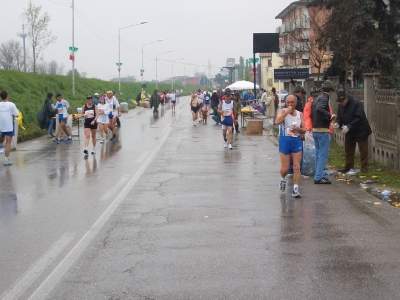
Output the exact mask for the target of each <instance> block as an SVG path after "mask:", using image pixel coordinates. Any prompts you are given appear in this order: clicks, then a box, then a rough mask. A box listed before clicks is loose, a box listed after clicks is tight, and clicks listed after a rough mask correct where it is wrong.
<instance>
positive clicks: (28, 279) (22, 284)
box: [1, 232, 75, 300]
mask: <svg viewBox="0 0 400 300" xmlns="http://www.w3.org/2000/svg"><path fill="white" fill-rule="evenodd" d="M74 236H75V235H74V234H73V233H68V232H67V233H65V234H64V235H63V236H62V237H61V238H60V239H59V240H58V241H57V242H55V243H54V244H53V245H52V247H51V248H50V250H49V251H47V253H46V254H45V255H44V256H43V257H42V258H40V259H39V260H38V261H37V262H36V263H35V264H33V265H32V267H31V268H30V269H29V270H28V271H26V272H25V274H24V275H22V276H21V277H22V278H21V279H19V280H18V281H17V282H18V283H17V284H16V285H15V286H14V287H13V288H12V289H11V290H10V291H9V292H8V293H7V294H5V295H3V297H1V299H3V300H12V299H18V298H19V297H21V296H22V295H23V294H24V293H25V292H26V290H27V289H28V288H29V287H30V286H31V284H32V283H33V282H34V281H35V280H36V279H37V278H38V277H39V276H40V275H41V274H42V272H43V271H44V270H45V269H46V268H47V267H48V266H49V265H50V264H51V263H53V262H54V260H55V259H57V257H58V256H59V255H60V254H61V252H62V251H63V250H64V249H65V248H66V247H67V246H68V244H69V243H70V242H71V241H72V240H73V239H74Z"/></svg>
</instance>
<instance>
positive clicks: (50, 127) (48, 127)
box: [47, 118, 54, 134]
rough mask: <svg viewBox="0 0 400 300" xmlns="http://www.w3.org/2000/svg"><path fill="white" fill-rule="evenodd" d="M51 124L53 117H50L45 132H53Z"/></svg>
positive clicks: (52, 123)
mask: <svg viewBox="0 0 400 300" xmlns="http://www.w3.org/2000/svg"><path fill="white" fill-rule="evenodd" d="M53 125H54V119H53V118H50V121H49V126H47V134H51V133H52V132H53Z"/></svg>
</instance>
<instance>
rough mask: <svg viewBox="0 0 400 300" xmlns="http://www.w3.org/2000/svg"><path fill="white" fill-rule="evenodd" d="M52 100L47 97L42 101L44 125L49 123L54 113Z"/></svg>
mask: <svg viewBox="0 0 400 300" xmlns="http://www.w3.org/2000/svg"><path fill="white" fill-rule="evenodd" d="M52 104H53V100H52V99H50V98H47V99H46V100H45V101H44V115H45V119H46V126H48V125H49V122H50V119H51V118H53V117H54V116H55V115H56V111H55V110H54V109H53V108H52Z"/></svg>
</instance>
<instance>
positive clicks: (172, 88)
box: [171, 57, 185, 91]
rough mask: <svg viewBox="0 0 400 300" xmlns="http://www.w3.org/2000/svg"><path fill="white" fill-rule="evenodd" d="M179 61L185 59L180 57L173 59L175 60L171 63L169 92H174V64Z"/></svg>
mask: <svg viewBox="0 0 400 300" xmlns="http://www.w3.org/2000/svg"><path fill="white" fill-rule="evenodd" d="M181 59H185V58H184V57H181V58H178V59H175V60H173V61H172V87H171V91H173V90H174V62H176V61H178V60H181Z"/></svg>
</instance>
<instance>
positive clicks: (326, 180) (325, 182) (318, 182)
mask: <svg viewBox="0 0 400 300" xmlns="http://www.w3.org/2000/svg"><path fill="white" fill-rule="evenodd" d="M331 183H332V182H331V181H330V180H329V179H328V178H326V177H322V178H321V179H320V180H314V184H331Z"/></svg>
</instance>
